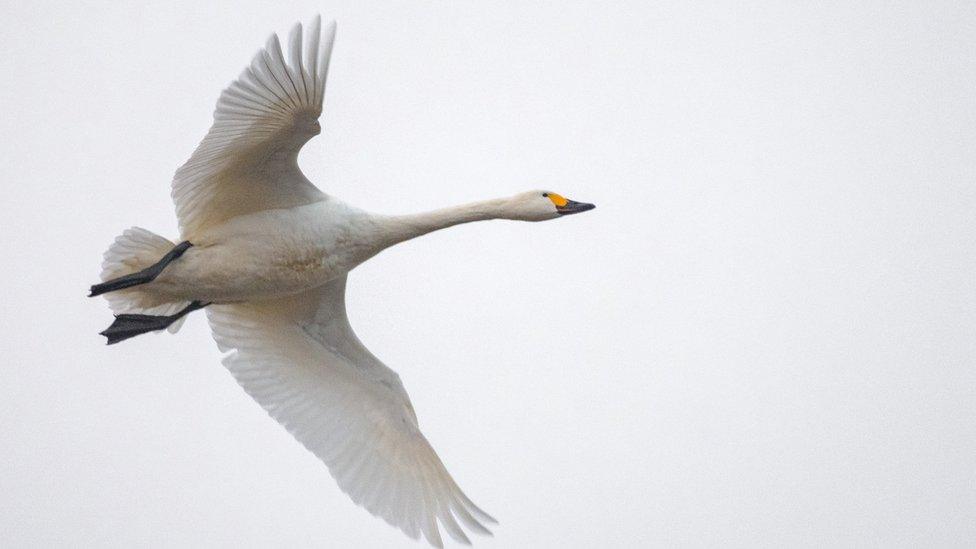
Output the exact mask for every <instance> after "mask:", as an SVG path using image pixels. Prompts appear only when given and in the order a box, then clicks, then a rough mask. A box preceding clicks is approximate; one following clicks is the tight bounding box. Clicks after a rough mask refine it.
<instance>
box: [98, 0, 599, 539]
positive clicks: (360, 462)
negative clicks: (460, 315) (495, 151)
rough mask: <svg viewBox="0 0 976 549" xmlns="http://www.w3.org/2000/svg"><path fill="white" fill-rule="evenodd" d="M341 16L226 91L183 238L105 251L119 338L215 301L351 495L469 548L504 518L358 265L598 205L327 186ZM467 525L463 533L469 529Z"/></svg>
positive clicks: (225, 341) (175, 321)
mask: <svg viewBox="0 0 976 549" xmlns="http://www.w3.org/2000/svg"><path fill="white" fill-rule="evenodd" d="M335 31H336V26H335V22H332V23H330V24H328V25H326V26H325V27H324V29H323V28H322V25H321V18H320V17H316V18H315V19H314V21H313V22H312V24H311V25H310V27H309V29H308V32H307V33H305V34H304V38H303V29H302V25H301V24H300V23H299V24H296V25H295V26H294V27H293V28H292V30H291V32H290V33H289V35H288V43H287V55H286V52H285V51H283V49H282V46H281V43H280V42H279V39H278V36H277V35H275V34H273V35H271V37H270V38H269V39H268V41H267V44H266V45H265V47H264V49H261V50H260V51H258V53H257V54H256V55H255V56H254V58H253V60H252V61H251V64H250V66H248V67H247V68H245V69H244V71H243V73H241V75H240V77H238V79H237V80H236V81H234V82H233V83H232V84H231V85H230V86H229V87H228V88H226V89H225V90H224V91H223V93H222V94H221V95H220V99H219V100H218V102H217V107H216V110H215V112H214V122H213V126H212V127H211V128H210V131H209V132H208V133H207V135H206V137H204V139H203V141H202V142H201V143H200V144H199V146H198V147H197V148H196V150H195V151H194V152H193V154H192V156H191V157H190V159H189V160H188V161H187V162H186V163H185V164H183V166H182V167H180V168H179V169H178V170H177V172H176V175H175V176H174V178H173V183H172V197H173V201H174V202H175V205H176V215H177V218H178V220H179V228H180V240H179V242H178V243H177V242H173V241H171V240H168V239H166V238H164V237H162V236H159V235H157V234H154V233H152V232H150V231H147V230H145V229H141V228H137V227H134V228H131V229H129V230H126V231H125V232H124V233H123V234H122V235H121V236H119V237H117V238H116V239H115V242H114V243H113V244H112V245H111V246H110V247H109V249H108V251H107V252H105V254H104V262H103V264H102V272H101V280H102V282H101V283H99V284H95V285H93V286H92V287H91V292H90V295H91V296H97V295H103V296H104V297H105V298H106V299H107V300H108V304H109V306H110V308H111V309H112V312H113V313H115V320H114V322H113V323H112V325H111V326H110V327H109V328H108V329H106V330H105V331H103V332H102V335H104V336H105V337H107V339H108V343H109V344H115V343H118V342H120V341H123V340H125V339H128V338H130V337H133V336H136V335H139V334H143V333H147V332H151V331H158V330H163V329H169V331H171V332H174V333H175V332H176V331H177V330H178V329H179V326H180V324H181V323H182V321H183V320H184V319H185V317H186V315H187V314H189V313H191V312H193V311H196V310H200V309H205V310H206V314H207V317H208V320H209V322H210V326H211V330H212V332H213V337H214V339H215V340H216V342H217V345H218V347H219V348H220V350H221V352H224V353H226V355H225V356H224V358H223V364H224V365H225V366H226V367H227V369H228V370H230V372H231V374H232V375H233V376H234V378H235V379H236V380H237V381H238V383H240V385H241V386H242V387H243V388H244V390H245V391H247V393H248V394H250V395H251V396H252V397H253V398H254V399H255V400H256V401H257V402H258V403H259V404H260V405H261V406H262V407H264V409H265V410H266V411H267V412H268V413H269V414H270V415H271V416H272V417H273V418H274V419H276V420H277V421H278V422H280V423H281V424H282V425H283V426H284V427H285V428H286V429H287V430H288V431H289V432H290V433H291V434H292V435H293V436H294V437H295V438H296V439H298V441H299V442H301V443H302V444H303V445H304V446H305V447H306V448H307V449H308V450H310V451H311V452H312V453H313V454H315V455H316V456H317V457H318V458H320V459H321V460H322V461H323V462H325V464H326V465H327V466H328V469H329V472H330V473H331V474H332V476H333V477H334V478H335V480H336V482H337V483H338V485H339V488H341V489H342V490H343V491H344V492H345V493H346V494H348V495H349V497H350V498H352V500H353V501H354V502H355V503H356V504H358V505H361V506H362V507H364V508H366V510H368V511H369V512H370V513H372V514H373V515H376V516H378V517H380V518H382V519H383V520H385V521H386V522H388V523H389V524H391V525H392V526H394V527H396V528H399V529H400V530H402V531H403V532H404V533H405V534H407V535H408V536H410V537H412V538H414V539H419V537H420V535H421V534H423V536H424V537H425V538H426V540H427V541H428V542H429V543H430V544H431V545H433V546H435V547H442V546H443V544H442V540H441V536H440V530H439V526H440V527H442V528H444V529H445V530H446V531H447V533H448V534H449V535H450V536H451V537H452V538H454V539H455V540H457V541H459V542H462V543H470V541H469V539H468V537H467V535H466V530H467V531H472V532H478V533H481V534H490V531H489V530H488V528H487V527H486V526H485V524H492V523H496V522H495V520H494V519H493V518H492V517H491V516H490V515H488V514H487V513H485V512H484V511H482V510H481V509H480V508H479V507H478V506H476V505H475V504H474V503H473V502H472V501H471V500H470V499H469V498H468V497H467V496H465V494H464V493H463V492H462V491H461V489H460V488H459V487H458V485H457V484H456V483H455V481H454V480H453V479H452V477H451V475H450V474H449V473H448V472H447V469H446V468H445V467H444V464H443V463H442V462H441V460H440V459H439V458H438V456H437V454H436V453H435V452H434V450H433V448H432V447H431V445H430V444H429V443H428V441H427V439H426V438H425V437H424V435H423V434H422V433H421V432H420V429H419V427H418V424H417V416H416V414H415V413H414V409H413V406H412V405H411V403H410V399H409V398H408V396H407V393H406V391H405V390H404V388H403V384H402V383H401V382H400V377H399V376H398V375H397V374H396V372H394V371H393V370H391V369H390V368H388V367H387V366H385V365H384V364H383V363H382V362H380V360H379V359H377V358H376V357H375V356H373V354H372V353H370V351H369V350H368V349H367V348H366V347H365V346H364V345H363V343H362V342H361V341H360V340H359V338H358V337H356V334H355V333H354V332H353V330H352V328H351V327H350V325H349V320H348V318H347V316H346V306H345V287H346V277H347V274H348V273H349V271H350V270H352V269H353V268H354V267H356V266H357V265H359V264H361V263H363V262H364V261H366V260H367V259H369V258H371V257H373V256H374V255H376V254H377V253H379V252H380V251H382V250H384V249H386V248H388V247H390V246H393V245H395V244H397V243H399V242H403V241H405V240H409V239H412V238H416V237H418V236H421V235H424V234H427V233H430V232H432V231H436V230H439V229H443V228H445V227H450V226H453V225H457V224H460V223H468V222H473V221H482V220H488V219H511V220H520V221H544V220H549V219H556V218H560V217H563V216H566V215H571V214H576V213H579V212H583V211H587V210H590V209H593V208H594V206H593V205H592V204H586V203H582V202H575V201H573V200H569V199H567V198H565V197H563V196H562V195H560V194H557V193H554V192H551V191H546V190H535V191H529V192H525V193H521V194H517V195H515V196H510V197H506V198H498V199H494V200H487V201H482V202H474V203H470V204H464V205H461V206H456V207H452V208H445V209H439V210H435V211H431V212H427V213H421V214H411V215H378V214H374V213H369V212H366V211H363V210H361V209H359V208H356V207H354V206H352V205H349V204H347V203H345V202H342V201H340V200H339V199H337V198H335V197H334V196H331V195H327V194H325V193H323V192H322V191H320V190H319V189H318V188H316V187H315V186H314V185H313V184H312V183H311V182H309V180H308V179H307V178H306V177H305V176H304V175H303V174H302V172H301V170H300V169H299V167H298V152H299V149H301V147H302V145H304V144H305V143H306V142H307V141H308V140H309V139H311V138H312V137H313V136H315V135H317V134H318V133H320V131H321V127H320V125H319V121H318V119H319V115H320V114H321V112H322V101H323V97H324V93H325V82H326V76H327V74H328V70H329V59H330V57H331V54H332V46H333V43H334V41H335ZM462 525H463V526H462Z"/></svg>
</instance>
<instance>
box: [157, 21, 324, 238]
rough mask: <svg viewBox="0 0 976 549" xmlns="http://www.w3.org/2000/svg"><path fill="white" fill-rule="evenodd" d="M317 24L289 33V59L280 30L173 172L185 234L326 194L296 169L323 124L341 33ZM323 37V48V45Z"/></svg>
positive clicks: (230, 90)
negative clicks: (302, 152)
mask: <svg viewBox="0 0 976 549" xmlns="http://www.w3.org/2000/svg"><path fill="white" fill-rule="evenodd" d="M320 27H321V22H320V19H319V18H318V17H316V19H315V21H314V22H313V23H312V26H311V29H310V31H309V33H308V40H307V42H306V44H305V46H306V48H305V56H306V57H307V59H303V55H302V38H303V32H302V27H301V25H300V24H299V25H296V26H295V27H294V28H293V29H292V31H291V33H290V34H289V40H288V61H287V62H286V61H285V55H284V52H283V51H282V49H281V44H280V42H279V41H278V36H277V35H271V37H270V38H269V39H268V42H267V44H266V45H265V47H264V49H262V50H260V51H259V52H258V53H257V54H255V56H254V58H253V60H252V61H251V64H250V66H249V67H247V68H246V69H244V72H242V73H241V75H240V76H239V77H238V79H237V80H236V81H234V82H233V83H232V84H231V85H230V86H229V87H228V88H227V89H225V90H224V91H223V93H222V94H221V95H220V99H219V100H218V101H217V107H216V110H215V111H214V123H213V125H212V126H211V128H210V131H209V132H208V133H207V135H206V137H204V139H203V141H202V142H201V143H200V145H198V146H197V148H196V150H195V151H194V152H193V155H192V156H191V157H190V159H189V160H187V162H186V163H185V164H183V166H181V167H180V168H179V169H178V170H177V171H176V175H175V176H174V178H173V186H172V196H173V201H174V202H175V204H176V216H177V218H178V219H179V223H180V233H181V235H182V238H183V239H184V240H191V241H192V238H193V237H194V236H195V235H198V234H200V232H202V231H205V230H206V229H207V228H209V227H212V226H215V225H219V224H221V223H223V222H225V221H227V220H228V219H230V218H232V217H235V216H238V215H243V214H248V213H253V212H257V211H261V210H270V209H276V208H291V207H295V206H301V205H304V204H309V203H312V202H317V201H320V200H323V199H324V198H325V195H324V194H323V193H322V192H321V191H319V190H318V189H317V188H316V187H315V186H314V185H312V184H311V183H310V182H309V181H308V179H307V178H306V177H305V175H304V174H302V172H301V170H299V168H298V151H299V150H300V149H301V148H302V146H303V145H304V144H305V143H306V142H307V141H308V140H309V139H311V138H312V137H313V136H315V135H317V134H318V133H319V132H320V131H321V127H320V125H319V121H318V119H319V116H320V115H321V114H322V101H323V97H324V95H325V78H326V75H327V74H328V68H329V59H330V57H331V55H332V45H333V42H334V40H335V29H336V27H335V23H334V22H332V23H330V24H329V25H327V26H326V28H325V32H324V36H322V34H323V33H322V32H320ZM320 44H321V47H320Z"/></svg>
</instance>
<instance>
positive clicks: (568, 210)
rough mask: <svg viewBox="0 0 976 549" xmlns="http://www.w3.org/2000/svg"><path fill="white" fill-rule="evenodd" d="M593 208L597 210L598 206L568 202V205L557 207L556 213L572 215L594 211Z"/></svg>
mask: <svg viewBox="0 0 976 549" xmlns="http://www.w3.org/2000/svg"><path fill="white" fill-rule="evenodd" d="M593 208H596V204H588V203H586V202H577V201H575V200H567V201H566V205H565V206H558V207H556V211H557V212H559V213H560V215H570V214H577V213H580V212H585V211H588V210H592V209H593Z"/></svg>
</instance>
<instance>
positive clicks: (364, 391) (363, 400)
mask: <svg viewBox="0 0 976 549" xmlns="http://www.w3.org/2000/svg"><path fill="white" fill-rule="evenodd" d="M345 288H346V278H345V277H342V278H341V279H337V280H333V281H332V282H329V283H328V284H326V285H325V286H322V287H320V288H316V289H313V290H309V291H308V292H305V293H304V294H301V295H298V296H296V297H293V298H288V299H283V300H276V301H274V302H265V303H246V304H243V303H242V304H234V305H211V306H210V307H208V308H207V312H208V316H209V318H210V326H211V328H212V329H213V335H214V339H215V340H217V344H218V346H219V347H220V349H221V350H222V351H231V352H230V354H228V355H227V356H226V357H225V358H224V361H223V362H224V365H225V366H226V367H227V368H228V369H229V370H230V371H231V373H232V374H233V375H234V377H235V378H236V379H237V381H238V383H240V384H241V386H242V387H243V388H244V390H245V391H247V392H248V393H249V394H250V395H251V396H252V397H253V398H254V399H255V400H257V401H258V403H259V404H261V406H263V407H264V409H265V410H267V411H268V413H269V414H271V416H272V417H273V418H275V419H276V420H278V422H279V423H281V424H282V425H283V426H284V427H285V428H286V429H288V431H289V432H290V433H291V434H292V435H294V437H295V438H297V439H298V441H299V442H301V443H302V444H304V445H305V447H306V448H308V449H309V450H310V451H311V452H312V453H314V454H315V455H316V456H318V457H319V458H320V459H321V460H322V461H324V462H325V464H326V465H328V467H329V472H331V473H332V476H333V477H334V478H335V480H336V482H337V483H338V484H339V487H340V488H341V489H342V491H344V492H346V493H347V494H349V496H350V497H351V498H352V500H353V501H354V502H356V503H357V504H359V505H362V506H363V507H365V508H366V509H367V510H368V511H369V512H370V513H372V514H374V515H376V516H379V517H381V518H383V519H384V520H386V522H388V523H390V524H392V525H393V526H395V527H397V528H399V529H401V530H403V531H404V532H405V533H406V534H407V535H409V536H411V537H413V538H417V537H419V535H420V533H421V532H423V534H424V537H426V538H427V540H428V541H429V542H430V543H431V544H432V545H434V546H437V547H440V546H441V545H442V543H441V538H440V533H439V530H438V526H437V522H438V521H440V524H441V525H442V526H443V527H444V528H445V529H446V530H447V532H448V533H449V534H450V535H451V537H453V538H454V539H456V540H458V541H460V542H464V543H469V541H468V538H467V536H466V535H465V533H464V530H462V528H461V526H460V525H459V522H460V523H462V524H464V525H465V526H466V527H467V528H468V529H469V530H473V531H477V532H480V533H484V534H489V533H490V532H489V531H488V530H487V529H486V528H485V527H484V526H483V525H482V522H494V519H492V518H491V517H490V516H488V515H487V514H485V513H484V511H481V510H480V509H478V507H477V506H475V505H474V503H472V502H471V500H469V499H468V498H467V497H466V496H465V495H464V493H462V492H461V490H460V488H458V486H457V484H455V482H454V480H453V479H452V478H451V475H450V474H449V473H448V472H447V469H445V467H444V464H443V463H441V460H440V458H438V457H437V454H436V453H434V449H433V448H431V446H430V444H429V443H428V442H427V439H426V438H424V435H423V434H422V433H421V432H420V429H419V427H418V425H417V417H416V415H415V414H414V411H413V406H411V404H410V399H409V397H407V393H406V391H405V390H404V389H403V385H402V384H401V383H400V377H399V376H398V375H397V374H396V372H394V371H393V370H391V369H389V368H387V367H386V366H385V365H383V363H382V362H380V361H379V360H378V359H377V358H376V357H375V356H373V354H372V353H370V352H369V351H368V350H367V349H366V347H365V346H363V344H362V343H361V342H360V341H359V339H358V338H357V337H356V334H355V333H353V331H352V328H351V327H350V326H349V321H348V319H347V317H346V306H345Z"/></svg>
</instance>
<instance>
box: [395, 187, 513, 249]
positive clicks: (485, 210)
mask: <svg viewBox="0 0 976 549" xmlns="http://www.w3.org/2000/svg"><path fill="white" fill-rule="evenodd" d="M505 204H506V201H505V199H501V198H498V199H494V200H484V201H482V202H472V203H470V204H462V205H460V206H453V207H450V208H443V209H440V210H434V211H431V212H424V213H418V214H408V215H394V216H384V217H382V218H381V226H382V227H383V232H384V235H383V236H384V244H385V246H384V247H386V246H392V245H394V244H396V243H398V242H403V241H405V240H410V239H411V238H417V237H418V236H422V235H425V234H427V233H432V232H434V231H437V230H440V229H446V228H447V227H453V226H454V225H460V224H461V223H471V222H472V221H485V220H488V219H503V218H507V216H506V210H505Z"/></svg>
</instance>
